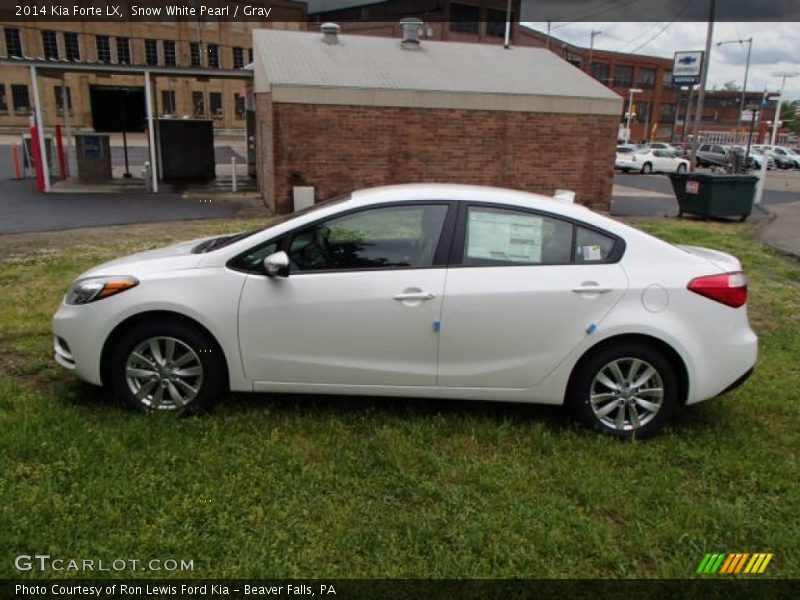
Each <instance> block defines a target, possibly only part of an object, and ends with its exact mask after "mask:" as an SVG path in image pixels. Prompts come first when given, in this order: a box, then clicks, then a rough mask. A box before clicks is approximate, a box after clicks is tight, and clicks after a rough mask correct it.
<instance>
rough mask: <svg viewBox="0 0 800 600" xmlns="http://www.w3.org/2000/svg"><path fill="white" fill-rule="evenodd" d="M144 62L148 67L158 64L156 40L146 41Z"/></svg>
mask: <svg viewBox="0 0 800 600" xmlns="http://www.w3.org/2000/svg"><path fill="white" fill-rule="evenodd" d="M144 60H145V62H146V63H147V64H148V65H157V64H158V42H157V41H156V40H145V41H144Z"/></svg>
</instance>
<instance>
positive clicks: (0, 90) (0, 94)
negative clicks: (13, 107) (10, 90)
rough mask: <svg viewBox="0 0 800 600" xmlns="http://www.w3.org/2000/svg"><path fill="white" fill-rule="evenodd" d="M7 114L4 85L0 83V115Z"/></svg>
mask: <svg viewBox="0 0 800 600" xmlns="http://www.w3.org/2000/svg"><path fill="white" fill-rule="evenodd" d="M7 112H8V100H7V99H6V84H5V83H0V113H7Z"/></svg>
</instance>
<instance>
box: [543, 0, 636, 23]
mask: <svg viewBox="0 0 800 600" xmlns="http://www.w3.org/2000/svg"><path fill="white" fill-rule="evenodd" d="M640 1H641V0H628V1H627V2H624V3H622V4H619V3H617V2H610V3H609V4H610V6H606V7H605V8H601V7H596V8H594V9H591V10H589V11H588V12H586V14H582V15H580V18H577V19H573V20H568V22H566V23H560V24H559V25H554V26H553V27H552V28H551V29H560V28H561V27H566V26H567V25H572V24H573V23H579V22H582V21H588V20H590V19H591V17H596V16H597V15H601V14H603V13H605V12H608V11H610V10H616V9H620V8H624V7H626V6H630V5H631V4H636V3H637V2H640ZM584 10H586V9H584ZM580 12H581V11H579V12H576V13H574V14H573V15H568V16H576V15H579V14H580ZM564 19H566V17H561V18H560V19H558V20H555V19H554V20H555V21H556V22H559V21H561V20H564Z"/></svg>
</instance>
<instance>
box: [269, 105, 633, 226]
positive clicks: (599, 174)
mask: <svg viewBox="0 0 800 600" xmlns="http://www.w3.org/2000/svg"><path fill="white" fill-rule="evenodd" d="M257 111H258V115H259V132H258V140H259V143H258V163H259V186H260V189H261V191H262V193H263V194H264V197H265V199H266V200H267V202H268V204H269V205H270V207H271V208H273V210H275V211H276V212H279V213H285V212H289V211H291V210H292V187H293V186H294V185H311V186H314V188H315V194H316V199H317V201H318V202H320V201H323V200H327V199H329V198H332V197H334V196H337V195H340V194H342V193H346V192H350V191H353V190H356V189H361V188H367V187H373V186H378V185H385V184H392V183H416V182H442V183H472V184H480V185H493V186H500V187H509V188H514V189H520V190H526V191H530V192H538V193H543V194H548V195H549V194H552V193H553V191H554V190H555V189H557V188H561V189H570V190H573V191H575V192H576V193H577V198H576V201H577V202H580V203H582V204H587V205H590V206H592V207H595V208H599V209H608V206H609V202H610V199H611V186H612V180H613V169H614V148H615V141H616V135H617V124H618V118H617V117H616V116H598V115H593V116H584V115H577V114H574V115H573V114H548V113H529V112H504V111H486V110H462V109H432V108H399V107H382V106H334V105H321V104H280V103H276V104H273V103H272V101H271V98H270V95H269V94H258V95H257Z"/></svg>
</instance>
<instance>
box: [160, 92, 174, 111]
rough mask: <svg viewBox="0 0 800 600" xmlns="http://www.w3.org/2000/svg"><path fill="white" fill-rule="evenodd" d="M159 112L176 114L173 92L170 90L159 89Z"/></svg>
mask: <svg viewBox="0 0 800 600" xmlns="http://www.w3.org/2000/svg"><path fill="white" fill-rule="evenodd" d="M161 114H162V115H174V114H177V111H176V110H175V92H174V91H172V90H161Z"/></svg>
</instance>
